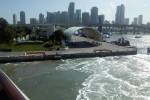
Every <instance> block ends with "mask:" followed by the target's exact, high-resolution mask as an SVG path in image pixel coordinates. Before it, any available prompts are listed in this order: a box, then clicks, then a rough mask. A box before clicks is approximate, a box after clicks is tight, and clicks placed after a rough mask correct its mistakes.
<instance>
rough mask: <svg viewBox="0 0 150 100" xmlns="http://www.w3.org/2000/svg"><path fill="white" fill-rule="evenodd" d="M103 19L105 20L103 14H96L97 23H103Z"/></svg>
mask: <svg viewBox="0 0 150 100" xmlns="http://www.w3.org/2000/svg"><path fill="white" fill-rule="evenodd" d="M104 20H105V15H99V16H98V21H99V24H101V25H102V24H104Z"/></svg>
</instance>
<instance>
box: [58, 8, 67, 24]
mask: <svg viewBox="0 0 150 100" xmlns="http://www.w3.org/2000/svg"><path fill="white" fill-rule="evenodd" d="M68 22H69V20H68V12H67V11H62V12H61V14H60V23H61V24H68Z"/></svg>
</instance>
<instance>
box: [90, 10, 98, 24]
mask: <svg viewBox="0 0 150 100" xmlns="http://www.w3.org/2000/svg"><path fill="white" fill-rule="evenodd" d="M91 24H98V8H97V7H92V9H91Z"/></svg>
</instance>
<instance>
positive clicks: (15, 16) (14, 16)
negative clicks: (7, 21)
mask: <svg viewBox="0 0 150 100" xmlns="http://www.w3.org/2000/svg"><path fill="white" fill-rule="evenodd" d="M13 24H14V25H15V24H17V15H16V14H13Z"/></svg>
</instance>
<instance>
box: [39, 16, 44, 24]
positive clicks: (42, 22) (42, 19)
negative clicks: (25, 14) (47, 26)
mask: <svg viewBox="0 0 150 100" xmlns="http://www.w3.org/2000/svg"><path fill="white" fill-rule="evenodd" d="M44 20H45V19H44V15H43V14H42V13H40V14H39V24H44Z"/></svg>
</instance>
